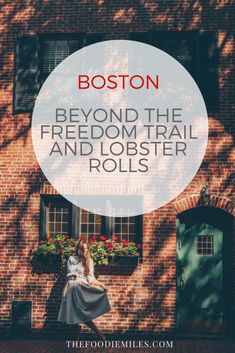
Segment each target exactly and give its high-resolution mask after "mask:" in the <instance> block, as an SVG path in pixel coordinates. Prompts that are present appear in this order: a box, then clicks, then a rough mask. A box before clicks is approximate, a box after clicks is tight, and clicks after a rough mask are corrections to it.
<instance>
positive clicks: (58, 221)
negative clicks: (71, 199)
mask: <svg viewBox="0 0 235 353" xmlns="http://www.w3.org/2000/svg"><path fill="white" fill-rule="evenodd" d="M68 226H69V225H68V207H65V206H64V204H59V203H55V204H53V203H50V204H49V209H48V225H47V228H48V233H49V235H50V237H53V236H56V235H58V234H64V235H65V234H68V229H69V227H68Z"/></svg>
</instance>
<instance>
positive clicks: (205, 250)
mask: <svg viewBox="0 0 235 353" xmlns="http://www.w3.org/2000/svg"><path fill="white" fill-rule="evenodd" d="M196 251H197V255H207V256H208V255H213V253H214V246H213V235H198V236H197V246H196Z"/></svg>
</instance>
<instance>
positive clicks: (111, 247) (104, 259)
mask: <svg viewBox="0 0 235 353" xmlns="http://www.w3.org/2000/svg"><path fill="white" fill-rule="evenodd" d="M79 239H80V240H81V239H85V237H84V236H81V237H80V238H79ZM116 240H117V237H116V236H114V235H113V236H112V237H111V238H110V239H106V238H105V237H104V236H100V237H99V240H97V237H96V236H93V237H91V238H89V240H88V243H89V248H90V253H91V257H92V258H93V260H94V262H95V263H96V264H99V265H108V263H109V261H108V259H109V256H112V257H115V256H120V255H134V256H137V255H138V249H139V248H140V245H139V244H136V243H134V242H129V241H128V240H122V241H121V242H117V241H116ZM77 244H78V240H73V239H70V238H69V236H68V235H66V236H65V235H62V234H59V235H57V236H55V237H53V238H50V237H47V239H46V240H44V241H40V243H39V245H38V247H37V249H36V250H35V252H34V254H42V255H44V256H46V255H49V254H60V255H61V259H62V264H63V265H65V264H66V261H67V259H68V257H69V256H70V255H73V254H75V253H76V246H77Z"/></svg>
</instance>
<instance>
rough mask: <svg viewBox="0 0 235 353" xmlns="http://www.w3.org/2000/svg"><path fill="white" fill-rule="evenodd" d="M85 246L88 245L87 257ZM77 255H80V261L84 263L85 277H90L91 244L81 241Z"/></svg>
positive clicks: (77, 248)
mask: <svg viewBox="0 0 235 353" xmlns="http://www.w3.org/2000/svg"><path fill="white" fill-rule="evenodd" d="M84 244H86V245H87V255H86V256H85V255H84ZM76 254H77V255H78V259H79V261H81V262H82V265H83V267H84V275H85V276H88V275H89V268H90V257H91V256H90V249H89V244H88V242H87V241H86V240H83V239H82V240H79V242H78V245H77V247H76Z"/></svg>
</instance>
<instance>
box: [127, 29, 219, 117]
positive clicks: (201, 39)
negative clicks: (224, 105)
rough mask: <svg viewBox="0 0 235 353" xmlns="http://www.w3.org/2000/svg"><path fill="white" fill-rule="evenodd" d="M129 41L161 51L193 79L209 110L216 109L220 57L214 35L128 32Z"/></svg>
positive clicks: (186, 32) (210, 33) (190, 32)
mask: <svg viewBox="0 0 235 353" xmlns="http://www.w3.org/2000/svg"><path fill="white" fill-rule="evenodd" d="M129 38H130V39H132V40H136V41H139V42H143V43H148V44H151V45H153V46H156V47H157V48H159V49H162V50H164V51H165V52H167V53H168V54H170V55H171V56H173V57H174V58H175V59H176V60H178V61H179V62H180V63H181V64H182V65H183V66H184V67H185V68H186V69H187V70H188V71H189V72H190V73H191V75H192V76H193V78H194V79H195V81H196V82H197V84H198V86H199V88H200V90H201V92H202V95H203V97H204V99H205V102H206V105H207V108H208V109H209V110H211V111H215V110H218V107H219V80H218V65H219V55H218V47H217V34H216V33H214V32H194V31H178V32H174V31H167V32H162V31H159V32H145V33H144V32H142V33H130V35H129Z"/></svg>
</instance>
